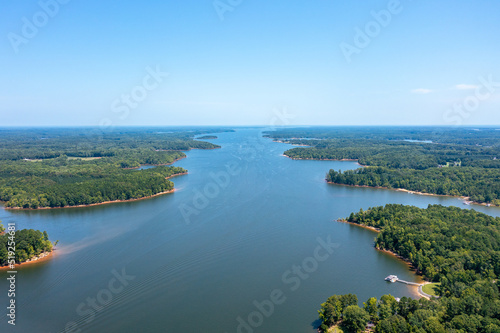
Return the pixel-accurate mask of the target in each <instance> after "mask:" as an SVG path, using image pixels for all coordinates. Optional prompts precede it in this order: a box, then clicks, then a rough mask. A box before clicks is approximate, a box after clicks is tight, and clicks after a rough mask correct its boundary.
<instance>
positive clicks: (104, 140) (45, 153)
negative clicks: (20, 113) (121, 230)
mask: <svg viewBox="0 0 500 333" xmlns="http://www.w3.org/2000/svg"><path fill="white" fill-rule="evenodd" d="M221 130H222V131H227V130H226V129H221ZM213 131H215V130H209V129H204V130H201V131H200V130H189V131H186V130H184V131H180V130H177V129H173V130H164V129H151V128H148V129H121V130H116V131H112V132H109V133H101V132H99V131H97V132H93V131H90V130H88V129H82V128H76V129H12V130H11V129H0V200H1V201H4V202H5V205H6V207H11V208H15V207H18V208H32V209H36V208H42V207H66V206H77V205H90V204H96V203H101V202H106V201H114V200H130V199H139V198H144V197H148V196H151V195H154V194H158V193H161V192H166V191H170V190H172V189H173V186H174V185H173V183H172V182H171V181H169V180H167V179H166V178H168V177H170V176H172V175H175V174H179V173H185V172H187V171H186V170H184V169H182V168H179V167H165V166H162V167H157V168H153V169H146V170H128V169H131V168H137V167H139V166H141V165H145V164H148V165H165V164H171V163H173V162H175V161H176V160H178V159H180V158H183V157H186V155H185V154H184V153H183V152H182V151H181V150H189V149H192V148H198V149H213V148H219V147H220V146H218V145H214V144H211V143H209V142H205V141H198V140H194V139H193V137H194V136H195V135H200V134H203V133H210V132H213Z"/></svg>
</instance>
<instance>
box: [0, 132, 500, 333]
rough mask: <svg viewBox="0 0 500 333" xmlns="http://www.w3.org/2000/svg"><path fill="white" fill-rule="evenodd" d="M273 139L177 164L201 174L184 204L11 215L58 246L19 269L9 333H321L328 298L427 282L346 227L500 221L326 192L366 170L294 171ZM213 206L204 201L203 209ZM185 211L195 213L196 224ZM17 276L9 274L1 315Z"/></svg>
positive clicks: (253, 138)
mask: <svg viewBox="0 0 500 333" xmlns="http://www.w3.org/2000/svg"><path fill="white" fill-rule="evenodd" d="M263 130H264V129H262V128H237V130H236V132H234V133H217V134H216V135H217V137H218V139H216V140H213V141H212V140H208V141H211V142H213V143H216V144H219V145H221V146H222V148H221V149H215V150H192V151H189V152H186V155H187V158H185V159H182V160H179V161H177V162H176V163H175V164H174V165H175V166H180V167H183V168H186V169H187V170H188V171H189V174H187V175H183V176H179V177H176V178H173V179H172V181H173V182H174V183H175V188H176V189H177V191H176V192H175V193H172V194H166V195H163V196H159V197H155V198H151V199H147V200H141V201H137V202H125V203H114V204H109V205H102V206H95V207H85V208H74V209H60V210H42V211H7V210H4V209H1V210H0V220H2V222H3V224H4V225H6V224H8V223H12V222H15V223H16V225H17V228H18V229H19V228H32V229H40V230H46V231H47V232H48V233H49V235H50V237H51V240H53V241H55V240H59V245H58V250H57V253H56V255H55V256H54V257H53V258H52V259H51V260H48V261H44V262H41V263H39V264H38V263H37V264H33V265H28V266H26V267H24V268H22V269H19V272H18V274H17V286H18V294H17V295H16V301H17V303H18V304H17V305H18V308H17V314H18V315H19V317H18V318H17V320H16V327H15V328H10V327H8V325H7V317H6V316H1V317H0V322H1V323H0V327H2V332H3V331H6V332H9V330H10V331H14V330H15V331H17V332H37V331H43V332H79V331H81V332H103V331H105V332H199V331H202V332H208V333H212V332H214V333H215V332H222V333H223V332H228V333H232V332H245V333H247V332H311V333H312V332H315V330H314V326H313V323H314V322H315V320H316V319H317V311H316V310H317V309H319V305H320V303H322V302H324V301H325V299H326V298H327V297H328V296H331V295H333V294H345V293H355V294H357V295H358V297H359V300H360V301H361V302H363V301H366V300H367V299H368V298H369V297H371V296H375V297H380V296H381V295H383V294H392V295H394V296H396V297H402V296H415V295H414V294H413V291H412V290H411V289H409V288H408V287H407V286H406V285H403V284H399V283H394V284H391V283H387V282H385V281H384V278H385V277H386V276H387V275H389V274H394V275H398V276H399V277H400V278H402V279H404V280H407V281H419V278H418V277H417V276H415V275H414V274H413V273H412V272H411V271H409V269H408V267H407V265H406V264H405V263H404V262H402V261H400V260H397V259H396V258H394V257H392V256H390V255H388V254H386V253H382V252H379V251H376V250H375V249H374V248H373V239H374V237H375V235H376V234H375V233H374V232H373V231H371V230H367V229H363V228H359V227H356V226H352V225H349V224H344V223H337V222H335V220H337V219H338V218H343V217H347V216H348V215H349V214H350V213H351V212H355V211H359V209H360V208H363V209H368V208H369V207H373V206H378V205H384V204H387V203H400V204H407V205H415V206H418V207H427V205H428V204H442V205H447V206H448V205H455V206H458V207H460V208H471V209H476V210H478V211H482V212H484V213H487V214H490V215H493V216H499V215H500V209H498V208H494V207H482V206H467V207H464V205H463V204H462V201H461V200H458V199H456V198H450V197H432V196H420V195H416V194H408V193H404V192H396V191H391V190H383V189H372V188H351V187H345V186H337V185H331V184H327V183H326V182H325V180H324V178H325V174H326V173H327V172H328V170H329V169H335V170H339V169H340V170H348V169H356V168H358V167H359V166H358V165H357V163H355V162H349V161H342V162H341V161H312V160H291V159H289V158H286V157H284V156H282V154H283V152H284V151H285V150H287V149H289V148H291V147H292V146H290V145H288V144H284V143H277V142H272V141H271V140H270V139H266V138H263V137H262V131H263ZM228 166H230V169H229V170H231V172H229V171H228ZM222 174H224V177H223V176H222ZM212 175H216V177H213V176H212ZM217 176H218V178H217ZM217 179H219V181H217ZM206 189H208V190H206ZM200 193H201V194H202V195H203V196H204V197H205V200H203V202H202V201H200V202H198V203H199V204H198V205H196V203H197V201H196V200H197V198H198V197H199V194H200ZM186 206H187V207H190V208H193V209H195V212H194V213H192V214H190V215H189V216H188V218H186V213H185V211H183V207H184V208H185V207H186ZM6 277H7V273H6V272H1V271H0V303H2V304H4V303H5V300H6V299H7V296H6V290H7V281H6ZM4 327H6V329H5V330H4V329H3V328H4ZM41 328H43V329H42V330H41Z"/></svg>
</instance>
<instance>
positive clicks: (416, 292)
mask: <svg viewBox="0 0 500 333" xmlns="http://www.w3.org/2000/svg"><path fill="white" fill-rule="evenodd" d="M336 222H339V223H346V224H350V225H354V226H356V227H360V228H364V229H368V230H371V231H373V232H376V233H380V232H381V230H380V229H379V228H375V227H371V226H368V225H364V224H358V223H354V222H349V221H346V220H343V219H338V220H336ZM373 248H374V249H375V250H377V251H379V252H382V253H385V254H387V255H390V256H392V257H395V258H397V259H398V260H401V261H403V262H404V263H405V264H406V265H407V266H408V268H409V269H410V271H411V272H413V274H415V276H417V277H418V278H419V280H420V281H418V282H417V283H420V286H415V285H407V286H408V288H409V289H410V290H411V291H412V293H413V294H414V295H417V296H419V297H420V298H422V297H424V298H427V299H429V297H428V295H427V294H425V293H424V292H423V291H422V286H423V285H424V284H428V283H431V282H429V281H426V280H424V279H423V278H422V276H421V275H420V274H418V271H417V269H416V268H415V267H414V266H413V264H412V263H411V262H410V261H409V260H408V259H406V258H405V257H403V256H401V255H399V254H397V253H395V252H393V251H390V250H385V249H379V248H377V247H375V246H374V247H373Z"/></svg>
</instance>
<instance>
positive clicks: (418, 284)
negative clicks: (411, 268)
mask: <svg viewBox="0 0 500 333" xmlns="http://www.w3.org/2000/svg"><path fill="white" fill-rule="evenodd" d="M385 280H386V281H390V282H392V283H394V282H401V283H404V284H408V285H411V286H417V287H418V286H420V285H421V284H420V283H416V282H409V281H405V280H401V279H400V278H398V277H397V275H389V276H388V277H386V278H385Z"/></svg>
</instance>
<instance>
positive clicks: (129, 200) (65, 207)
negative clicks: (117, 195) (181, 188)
mask: <svg viewBox="0 0 500 333" xmlns="http://www.w3.org/2000/svg"><path fill="white" fill-rule="evenodd" d="M187 174H188V173H187V172H183V173H177V174H175V175H172V176H169V177H166V178H165V179H170V178H174V177H177V176H184V175H187ZM176 190H177V189H175V188H173V189H171V190H169V191H164V192H159V193H156V194H153V195H149V196H146V197H142V198H135V199H126V200H110V201H103V202H97V203H93V204H89V205H76V206H64V207H39V208H21V207H4V209H5V210H47V209H67V208H84V207H93V206H101V205H107V204H112V203H120V202H133V201H139V200H145V199H151V198H154V197H158V196H160V195H164V194H168V193H174V192H175V191H176Z"/></svg>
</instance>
